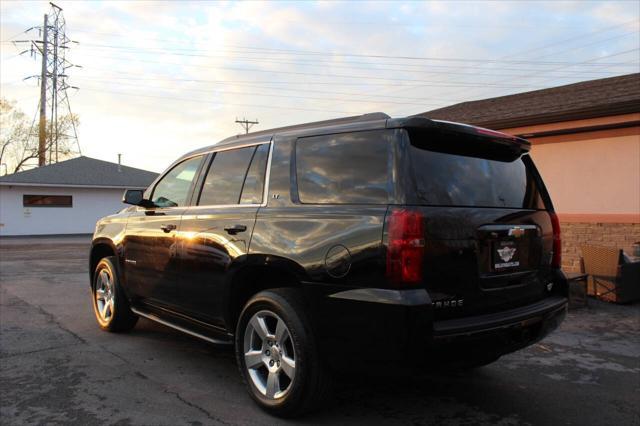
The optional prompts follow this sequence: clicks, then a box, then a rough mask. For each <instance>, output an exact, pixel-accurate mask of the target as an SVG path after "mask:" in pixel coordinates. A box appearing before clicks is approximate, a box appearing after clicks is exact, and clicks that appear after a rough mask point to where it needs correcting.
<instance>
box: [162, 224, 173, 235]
mask: <svg viewBox="0 0 640 426" xmlns="http://www.w3.org/2000/svg"><path fill="white" fill-rule="evenodd" d="M160 229H162V230H163V231H164V232H165V233H167V234H168V233H169V232H171V231H173V230H175V229H176V226H175V225H173V224H169V225H160Z"/></svg>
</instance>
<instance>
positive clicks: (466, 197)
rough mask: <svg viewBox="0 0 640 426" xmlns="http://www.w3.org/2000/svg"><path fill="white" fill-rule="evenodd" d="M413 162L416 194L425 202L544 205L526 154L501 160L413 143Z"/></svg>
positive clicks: (517, 205) (516, 205) (523, 207)
mask: <svg viewBox="0 0 640 426" xmlns="http://www.w3.org/2000/svg"><path fill="white" fill-rule="evenodd" d="M529 161H530V160H529ZM411 163H412V169H413V175H414V178H415V183H416V197H417V199H418V202H419V203H421V204H425V205H433V206H461V207H462V206H464V207H503V208H518V209H544V203H543V201H542V198H541V195H540V191H539V188H538V185H537V184H536V180H535V178H534V175H533V173H532V171H531V170H530V169H529V167H528V165H527V160H526V159H525V158H524V157H519V158H516V159H515V160H512V161H499V160H495V159H488V158H481V157H477V156H465V155H457V154H452V153H447V152H436V151H431V150H427V149H423V148H418V147H416V146H413V145H412V146H411Z"/></svg>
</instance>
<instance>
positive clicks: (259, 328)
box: [251, 316, 270, 340]
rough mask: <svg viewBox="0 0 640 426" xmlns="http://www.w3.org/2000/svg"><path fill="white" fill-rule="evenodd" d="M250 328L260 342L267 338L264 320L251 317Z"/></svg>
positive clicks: (267, 332) (267, 333)
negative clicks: (256, 334) (258, 337)
mask: <svg viewBox="0 0 640 426" xmlns="http://www.w3.org/2000/svg"><path fill="white" fill-rule="evenodd" d="M251 326H252V327H253V329H254V330H255V332H256V333H258V336H260V338H261V339H262V340H264V339H266V338H267V337H269V334H270V333H269V329H268V328H267V323H265V322H264V318H260V317H257V316H255V317H253V318H252V319H251Z"/></svg>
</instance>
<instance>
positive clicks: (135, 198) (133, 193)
mask: <svg viewBox="0 0 640 426" xmlns="http://www.w3.org/2000/svg"><path fill="white" fill-rule="evenodd" d="M122 202H123V203H125V204H132V205H134V206H140V207H152V206H153V203H152V202H151V201H149V200H145V199H144V191H143V190H141V189H127V190H126V191H124V195H123V196H122Z"/></svg>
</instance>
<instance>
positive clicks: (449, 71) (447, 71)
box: [83, 53, 630, 78]
mask: <svg viewBox="0 0 640 426" xmlns="http://www.w3.org/2000/svg"><path fill="white" fill-rule="evenodd" d="M169 55H172V54H171V53H169ZM83 56H88V57H96V58H109V59H115V60H121V61H127V62H130V61H135V62H145V63H154V64H163V65H177V66H181V67H188V68H203V69H218V68H220V67H219V66H215V65H202V64H190V63H184V62H181V63H179V62H167V61H157V60H151V59H143V58H137V57H136V58H131V57H123V56H112V55H93V54H91V53H87V54H84V55H83ZM216 58H221V59H222V58H226V57H225V56H223V55H220V56H216ZM226 59H229V58H226ZM232 59H233V60H234V62H249V63H268V64H271V63H273V64H282V65H296V66H304V67H315V68H317V67H318V66H319V64H326V65H324V66H325V67H327V68H343V69H358V70H369V71H390V72H405V73H428V74H443V75H462V76H476V75H477V74H474V73H473V72H460V71H459V70H460V67H458V66H447V65H444V66H443V65H434V66H429V68H433V67H437V71H434V70H431V69H429V68H425V67H424V66H422V65H412V64H409V65H410V66H413V67H421V68H412V69H408V68H381V67H379V66H376V67H375V68H371V67H363V66H351V65H345V64H333V63H330V62H327V61H319V62H315V61H305V62H303V63H299V62H297V61H281V60H271V59H268V58H267V59H261V58H244V57H243V58H237V57H234V58H232ZM363 63H366V62H363ZM369 64H372V65H376V64H374V63H369ZM623 65H624V66H629V65H630V64H626V63H625V64H620V65H619V66H623ZM466 68H469V69H480V68H481V67H471V66H469V67H465V69H466ZM441 69H442V70H441ZM483 69H484V68H483ZM455 70H458V71H455ZM528 70H530V68H528V67H527V68H504V67H500V68H499V69H498V71H521V72H523V71H528ZM540 72H543V73H548V71H547V70H541V71H540ZM615 72H616V71H615V70H613V69H608V70H576V71H575V73H573V74H571V75H568V74H567V75H553V76H552V77H555V78H563V77H569V76H571V77H575V74H576V73H577V74H585V75H595V76H602V75H610V74H612V73H615ZM482 75H487V76H495V77H509V76H513V75H514V74H513V73H499V74H498V73H496V74H490V73H483V74H482Z"/></svg>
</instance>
